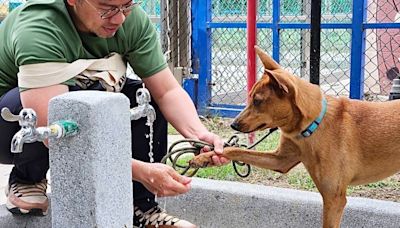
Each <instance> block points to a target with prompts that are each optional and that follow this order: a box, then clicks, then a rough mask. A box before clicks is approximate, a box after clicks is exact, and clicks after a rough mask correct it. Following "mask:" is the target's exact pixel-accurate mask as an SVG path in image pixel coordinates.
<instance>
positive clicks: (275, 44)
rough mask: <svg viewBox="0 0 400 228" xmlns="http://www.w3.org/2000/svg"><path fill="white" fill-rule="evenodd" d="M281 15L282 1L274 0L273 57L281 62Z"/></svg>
mask: <svg viewBox="0 0 400 228" xmlns="http://www.w3.org/2000/svg"><path fill="white" fill-rule="evenodd" d="M280 15H281V1H280V0H272V58H273V59H275V61H276V62H278V63H279V60H280V56H279V52H280V39H279V26H278V25H279V20H280Z"/></svg>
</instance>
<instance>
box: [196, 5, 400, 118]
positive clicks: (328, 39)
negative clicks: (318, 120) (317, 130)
mask: <svg viewBox="0 0 400 228" xmlns="http://www.w3.org/2000/svg"><path fill="white" fill-rule="evenodd" d="M192 2H193V3H195V2H197V3H198V4H197V5H193V6H192V7H193V8H195V7H196V10H193V12H196V16H195V18H204V20H203V21H202V22H200V24H201V25H199V26H198V27H194V28H193V29H194V30H196V29H199V30H200V31H201V32H199V33H202V34H205V35H203V36H201V37H199V38H194V39H196V41H198V42H199V43H198V44H194V50H196V49H198V48H196V47H203V48H204V47H210V51H207V50H204V49H200V50H199V53H198V55H197V56H196V55H195V56H194V58H198V59H200V62H202V63H201V64H200V69H199V70H198V72H196V73H198V74H199V87H198V100H197V101H198V108H199V111H200V112H201V113H203V114H211V115H220V116H234V115H236V114H237V113H238V111H240V110H241V109H242V108H243V105H244V104H245V101H246V86H247V85H246V83H247V80H246V63H247V59H246V58H247V56H246V23H245V22H246V7H247V4H246V3H247V1H246V0H236V1H232V0H229V1H228V0H219V1H217V0H214V1H212V0H206V1H200V0H198V1H192ZM354 6H356V7H354ZM258 7H259V8H258V15H257V27H258V32H257V33H258V35H257V40H258V44H259V46H261V47H262V48H263V49H264V50H266V51H267V52H269V53H270V54H271V55H272V56H273V57H274V58H275V59H276V60H277V61H279V62H280V64H281V65H283V66H284V67H285V68H286V69H288V70H289V71H291V72H292V73H294V74H296V75H298V76H300V77H302V78H304V79H305V80H308V79H309V77H310V73H309V69H310V67H309V64H310V55H309V53H310V18H311V13H310V11H311V0H303V1H301V2H299V1H293V0H259V1H258ZM398 7H400V1H399V0H393V1H377V0H374V1H372V0H369V1H367V0H365V1H364V0H361V1H350V0H323V1H322V19H321V23H322V24H321V47H320V48H321V55H320V66H321V67H320V69H321V70H320V86H321V89H322V90H323V91H324V92H325V93H326V94H330V95H335V96H338V95H343V96H351V97H352V98H360V99H362V98H365V99H374V100H381V101H383V100H386V99H387V95H388V92H389V90H390V87H391V80H392V79H393V78H394V77H396V76H397V74H398V72H399V70H398V66H397V65H399V63H398V61H399V60H398V57H399V54H400V53H399V50H398V48H399V42H400V36H399V35H400V33H399V31H400V30H399V28H400V24H398V23H394V22H395V21H396V20H398V17H399V14H398ZM198 12H200V13H205V14H206V15H205V16H200V15H199V14H200V13H198ZM207 58H210V60H207ZM208 63H210V64H209V65H208ZM259 70H261V65H260V69H259Z"/></svg>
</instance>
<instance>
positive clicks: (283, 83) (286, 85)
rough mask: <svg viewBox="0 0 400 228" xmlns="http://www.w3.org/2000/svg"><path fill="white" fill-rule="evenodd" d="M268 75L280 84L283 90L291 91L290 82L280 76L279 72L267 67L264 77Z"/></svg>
mask: <svg viewBox="0 0 400 228" xmlns="http://www.w3.org/2000/svg"><path fill="white" fill-rule="evenodd" d="M266 76H268V77H269V78H270V79H271V80H272V81H274V82H275V83H276V84H277V85H278V87H279V89H280V90H282V91H283V92H285V93H289V86H290V82H288V81H287V80H284V79H283V78H281V77H279V75H278V73H275V72H273V71H270V70H268V69H265V70H264V77H266Z"/></svg>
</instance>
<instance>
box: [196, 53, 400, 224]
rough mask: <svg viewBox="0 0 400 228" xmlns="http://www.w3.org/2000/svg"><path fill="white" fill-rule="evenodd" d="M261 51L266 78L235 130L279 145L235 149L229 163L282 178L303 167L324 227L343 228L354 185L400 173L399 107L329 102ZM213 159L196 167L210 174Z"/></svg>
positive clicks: (228, 152)
mask: <svg viewBox="0 0 400 228" xmlns="http://www.w3.org/2000/svg"><path fill="white" fill-rule="evenodd" d="M255 48H256V51H257V54H258V56H259V58H260V59H261V61H262V63H263V65H264V67H265V72H264V75H263V76H262V78H261V80H260V81H258V82H257V83H256V84H255V85H254V87H253V89H252V91H251V93H250V99H249V104H248V105H247V107H246V108H245V109H244V110H243V112H241V113H240V114H239V116H238V117H236V119H235V120H234V122H233V123H232V125H231V126H232V127H233V128H234V129H236V130H238V131H241V132H253V131H257V130H263V129H266V128H273V127H278V128H279V129H280V130H281V138H280V145H279V147H278V148H277V149H276V150H275V151H271V152H269V153H260V152H257V151H253V150H246V149H240V148H236V147H235V148H233V147H229V148H225V149H224V152H223V156H224V157H226V158H229V159H231V160H238V161H242V162H245V163H247V164H251V165H255V166H258V167H261V168H266V169H271V170H275V171H277V172H281V173H286V172H288V171H289V170H290V169H292V168H293V167H294V166H296V165H297V164H299V163H300V162H302V163H303V164H304V166H305V167H306V169H307V171H308V172H309V174H310V175H311V177H312V179H313V181H314V183H315V185H316V186H317V188H318V190H319V192H320V193H321V195H322V198H323V204H324V206H323V227H325V228H327V227H330V228H331V227H339V226H340V221H341V218H342V214H343V209H344V207H345V205H346V189H347V186H348V185H359V184H365V183H369V182H375V181H378V180H381V179H383V178H385V177H388V176H390V175H392V174H395V173H396V172H398V171H399V170H400V100H396V101H390V102H366V101H358V100H351V99H347V98H335V97H331V96H326V95H324V94H323V93H322V92H321V90H320V88H319V87H318V86H316V85H313V84H311V83H308V82H306V81H305V80H302V79H300V78H298V77H295V76H293V75H292V74H290V73H289V72H288V71H286V70H284V69H283V68H281V66H280V65H279V64H277V63H276V62H275V61H274V60H273V59H272V58H271V57H269V56H268V55H267V54H266V53H264V52H263V51H262V50H261V49H260V48H258V47H255ZM213 154H214V153H213V152H207V153H203V154H200V155H198V156H196V157H195V158H194V159H193V160H192V161H190V163H191V165H192V166H195V167H196V166H197V167H204V166H207V165H208V164H211V163H212V162H211V156H212V155H213Z"/></svg>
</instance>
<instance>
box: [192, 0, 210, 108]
mask: <svg viewBox="0 0 400 228" xmlns="http://www.w3.org/2000/svg"><path fill="white" fill-rule="evenodd" d="M209 21H211V0H192V22H193V39H192V41H193V47H194V48H193V50H192V51H193V64H192V65H193V72H195V73H198V74H199V80H198V95H197V111H198V113H199V114H201V115H207V106H208V105H209V103H210V101H211V51H212V49H211V29H209V28H207V22H209Z"/></svg>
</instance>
